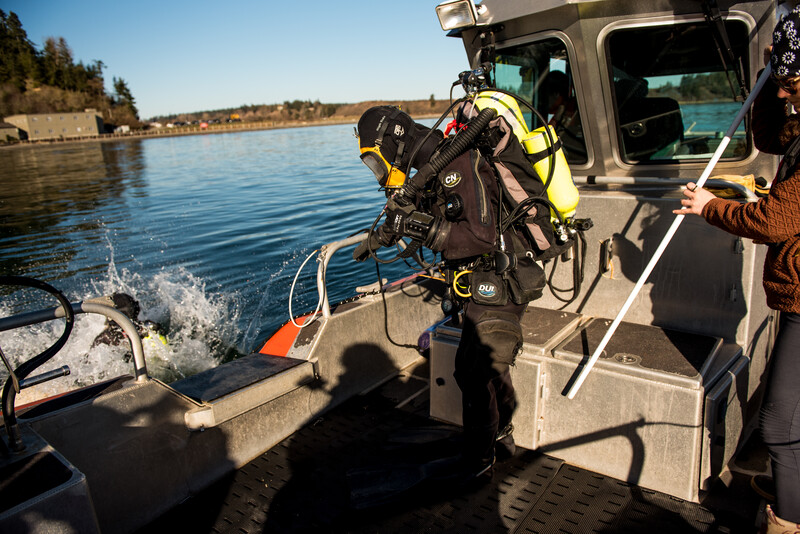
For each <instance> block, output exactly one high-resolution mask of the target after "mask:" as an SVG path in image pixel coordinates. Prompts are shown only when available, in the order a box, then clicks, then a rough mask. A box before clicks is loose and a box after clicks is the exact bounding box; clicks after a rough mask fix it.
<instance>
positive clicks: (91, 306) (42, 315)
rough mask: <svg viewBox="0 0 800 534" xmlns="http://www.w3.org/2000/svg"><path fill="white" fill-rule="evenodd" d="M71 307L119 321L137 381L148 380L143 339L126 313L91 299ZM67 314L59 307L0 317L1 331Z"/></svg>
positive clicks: (75, 310)
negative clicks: (126, 341)
mask: <svg viewBox="0 0 800 534" xmlns="http://www.w3.org/2000/svg"><path fill="white" fill-rule="evenodd" d="M70 307H71V308H72V313H74V314H76V315H77V314H81V313H95V314H98V315H103V316H104V317H107V318H108V319H111V320H112V321H114V322H115V323H117V324H118V325H119V326H120V328H122V330H123V331H124V332H125V334H126V335H127V336H128V340H129V341H130V344H131V351H132V352H133V375H134V377H135V378H136V381H137V382H143V381H145V380H148V376H147V364H146V362H145V359H144V349H143V348H142V339H141V338H140V337H139V332H138V331H137V330H136V326H134V324H133V323H132V322H131V320H130V319H128V317H127V316H126V315H125V314H124V313H122V312H121V311H119V310H116V309H114V308H112V307H110V306H106V305H105V304H99V303H97V302H93V301H92V300H91V299H90V300H86V301H82V302H76V303H72V304H71V305H70ZM65 316H66V314H65V313H64V308H60V307H59V308H47V309H44V310H39V311H34V312H28V313H21V314H19V315H12V316H11V317H3V318H0V332H5V331H8V330H14V329H16V328H22V327H25V326H30V325H33V324H39V323H44V322H47V321H52V320H54V319H61V318H63V317H65ZM34 378H35V377H31V378H29V379H27V380H23V381H22V382H21V383H20V385H22V384H26V383H27V385H33V384H30V383H29V382H32V381H33V380H34ZM41 382H42V381H41V380H40V381H38V382H37V383H41ZM23 387H24V386H23Z"/></svg>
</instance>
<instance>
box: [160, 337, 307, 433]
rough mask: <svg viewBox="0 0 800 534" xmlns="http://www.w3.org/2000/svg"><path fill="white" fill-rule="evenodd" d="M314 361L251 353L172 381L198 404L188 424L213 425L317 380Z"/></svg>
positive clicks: (192, 411)
mask: <svg viewBox="0 0 800 534" xmlns="http://www.w3.org/2000/svg"><path fill="white" fill-rule="evenodd" d="M314 377H315V374H314V366H313V364H312V363H311V362H308V361H305V360H298V359H295V358H287V357H283V356H270V355H268V354H258V353H254V354H250V355H249V356H245V357H243V358H239V359H236V360H233V361H231V362H228V363H226V364H225V365H220V366H219V367H215V368H214V369H209V370H208V371H204V372H202V373H198V374H196V375H194V376H190V377H189V378H185V379H183V380H180V381H178V382H175V383H173V384H171V386H172V388H173V389H175V390H176V391H178V392H179V393H181V394H183V395H185V396H186V397H189V398H190V399H192V400H193V401H195V402H196V403H198V407H197V408H194V409H191V410H189V411H188V412H186V415H185V420H186V426H187V427H188V428H190V429H193V430H199V429H202V428H211V427H214V426H216V425H218V424H220V423H223V422H225V421H227V420H229V419H231V418H233V417H236V416H238V415H241V414H243V413H245V412H247V411H249V410H252V409H253V408H256V407H258V406H261V405H263V404H266V403H267V402H270V401H271V400H274V399H276V398H278V397H280V396H282V395H285V394H287V393H289V392H291V391H294V390H295V389H297V388H299V387H301V386H303V385H304V384H307V383H309V382H311V381H313V380H314Z"/></svg>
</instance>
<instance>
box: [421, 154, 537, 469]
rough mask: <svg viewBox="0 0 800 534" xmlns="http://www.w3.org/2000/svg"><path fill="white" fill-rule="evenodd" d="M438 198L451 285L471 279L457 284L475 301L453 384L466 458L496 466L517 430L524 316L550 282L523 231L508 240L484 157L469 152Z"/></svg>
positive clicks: (468, 302)
mask: <svg viewBox="0 0 800 534" xmlns="http://www.w3.org/2000/svg"><path fill="white" fill-rule="evenodd" d="M431 192H432V193H435V203H433V205H432V206H431V207H430V211H431V213H432V214H433V215H435V216H437V217H442V218H443V219H444V220H446V221H448V222H449V231H448V233H447V237H446V239H445V240H444V243H443V246H442V249H441V254H442V259H443V260H444V261H445V264H446V265H447V266H448V268H449V269H448V271H447V278H448V280H449V281H450V282H451V283H452V279H453V278H454V277H455V276H459V275H460V273H461V272H463V270H468V271H472V272H471V273H466V274H463V275H460V276H459V279H458V281H457V284H456V287H458V288H460V290H459V292H460V293H461V294H462V295H470V296H469V297H468V298H465V299H464V302H463V305H464V313H463V316H462V319H463V323H462V333H461V341H460V343H459V346H458V350H457V352H456V360H455V373H454V376H455V379H456V382H457V383H458V385H459V387H460V389H461V393H462V415H463V424H464V432H465V437H466V439H465V450H464V453H465V456H466V457H467V459H468V460H469V461H475V462H476V463H477V464H478V465H481V464H486V463H487V462H491V460H492V458H493V455H494V446H495V438H496V437H497V434H498V431H501V430H503V429H504V428H506V427H508V426H509V425H510V423H511V416H512V414H513V413H514V409H515V408H516V398H515V395H514V387H513V385H512V382H511V375H510V371H509V366H510V365H511V364H513V362H514V358H515V357H516V355H517V352H518V351H519V349H520V347H521V346H522V328H521V326H520V319H521V317H522V314H523V312H524V310H525V308H526V306H527V304H528V301H530V300H533V299H534V298H538V296H540V295H541V290H542V289H543V287H544V285H545V277H544V272H543V271H542V270H541V268H540V267H539V266H538V265H537V264H536V263H534V261H533V259H532V258H530V257H529V256H526V250H527V249H530V247H528V246H526V244H527V243H528V240H527V239H526V237H525V235H524V234H523V232H522V231H521V230H520V229H518V228H515V227H511V228H508V229H507V230H506V231H505V232H503V236H502V240H501V238H500V235H499V232H498V217H499V214H500V213H501V211H500V210H501V188H500V185H499V184H498V180H497V179H496V178H495V174H494V170H493V168H492V165H491V164H490V163H489V161H487V159H486V158H484V157H483V156H482V155H481V152H480V151H479V150H477V149H475V148H470V149H469V150H467V151H466V152H464V153H463V154H461V155H460V156H458V157H457V158H456V159H455V160H454V161H453V162H452V163H450V164H449V165H447V166H446V167H445V168H444V170H442V171H441V172H440V173H439V174H438V175H437V177H436V180H435V182H434V183H433V184H432V187H431ZM548 222H549V221H548ZM501 243H502V245H501ZM501 246H504V248H505V251H504V252H501ZM513 264H516V267H512V265H513ZM520 279H523V283H522V284H520ZM461 280H467V281H468V284H466V283H463V282H461ZM467 285H468V288H467V287H465V286H467Z"/></svg>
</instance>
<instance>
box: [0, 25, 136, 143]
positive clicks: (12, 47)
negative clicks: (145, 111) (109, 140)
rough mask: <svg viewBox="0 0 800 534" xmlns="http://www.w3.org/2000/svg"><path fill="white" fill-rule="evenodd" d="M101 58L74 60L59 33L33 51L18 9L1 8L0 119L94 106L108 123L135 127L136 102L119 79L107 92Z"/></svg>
mask: <svg viewBox="0 0 800 534" xmlns="http://www.w3.org/2000/svg"><path fill="white" fill-rule="evenodd" d="M104 67H105V65H104V64H103V62H102V61H100V60H95V61H92V62H91V63H89V64H84V63H83V62H82V61H78V62H77V63H76V62H75V59H74V57H73V53H72V50H71V49H70V47H69V45H68V44H67V42H66V40H65V39H64V38H63V37H58V38H56V37H48V38H47V39H46V40H45V44H44V48H43V49H42V50H37V49H36V47H35V46H34V44H33V43H32V42H31V41H30V40H29V39H28V35H27V33H26V32H25V30H24V29H23V27H22V22H21V21H20V20H19V17H18V16H17V14H16V13H14V12H13V11H12V12H9V13H8V14H6V13H5V12H4V11H3V10H0V118H2V117H3V116H8V115H16V114H21V113H56V112H68V111H83V110H84V109H87V108H95V109H97V110H98V111H100V112H102V114H103V121H104V122H105V123H106V124H108V125H110V126H112V127H113V126H118V125H123V124H126V125H128V126H132V127H138V126H139V125H140V123H139V111H138V110H137V109H136V100H135V99H134V97H133V94H132V92H131V90H130V88H129V87H128V84H127V82H126V81H125V80H124V79H122V78H117V77H114V78H113V79H112V82H113V88H114V92H113V94H108V93H106V90H105V80H104V79H103V68H104Z"/></svg>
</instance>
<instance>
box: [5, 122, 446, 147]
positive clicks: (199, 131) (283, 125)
mask: <svg viewBox="0 0 800 534" xmlns="http://www.w3.org/2000/svg"><path fill="white" fill-rule="evenodd" d="M440 116H441V115H440V114H423V115H418V116H415V117H412V118H413V119H414V120H423V119H430V118H439V117H440ZM358 119H359V117H355V116H353V117H342V118H338V119H323V120H315V121H285V122H278V121H257V122H234V123H226V124H210V125H209V126H208V128H200V126H199V125H191V126H180V127H178V128H166V127H164V128H156V129H149V130H137V131H133V132H128V133H110V134H101V135H96V136H91V137H67V138H54V139H39V140H35V141H29V140H24V141H19V142H16V143H9V144H0V150H4V149H14V148H23V147H37V146H53V145H65V144H70V143H105V142H110V141H133V140H138V139H154V138H162V137H184V136H188V135H209V134H224V133H233V132H247V131H260V130H282V129H287V128H309V127H314V126H334V125H339V124H356V123H358Z"/></svg>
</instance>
